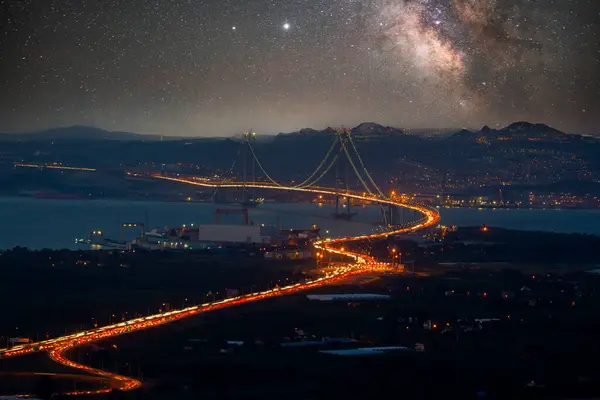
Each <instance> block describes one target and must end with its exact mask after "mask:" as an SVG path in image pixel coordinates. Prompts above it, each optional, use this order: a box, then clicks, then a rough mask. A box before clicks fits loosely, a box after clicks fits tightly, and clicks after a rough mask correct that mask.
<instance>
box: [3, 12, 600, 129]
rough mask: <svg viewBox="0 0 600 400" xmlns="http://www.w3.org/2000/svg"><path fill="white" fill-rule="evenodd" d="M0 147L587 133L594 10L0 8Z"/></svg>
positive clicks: (598, 41)
mask: <svg viewBox="0 0 600 400" xmlns="http://www.w3.org/2000/svg"><path fill="white" fill-rule="evenodd" d="M0 12H1V14H0V94H1V95H0V132H19V131H32V130H40V129H45V128H49V127H57V126H69V125H92V126H97V127H101V128H105V129H110V130H127V131H135V132H143V133H159V134H164V135H188V136H229V135H232V134H236V133H239V132H241V131H244V130H247V129H249V128H254V130H256V131H258V132H259V133H268V134H273V133H278V132H288V131H293V130H297V129H300V128H303V127H313V128H323V127H325V126H340V125H346V126H351V125H353V124H358V123H360V122H363V121H373V122H378V123H381V124H385V125H392V126H396V127H404V128H454V127H470V128H476V127H481V126H483V125H485V124H487V125H489V126H492V127H494V126H497V125H505V124H508V123H510V122H513V121H520V120H526V121H530V122H544V123H547V124H549V125H553V126H555V127H557V128H560V129H563V130H566V131H570V132H583V133H586V132H598V133H600V112H598V111H599V110H600V74H599V73H598V71H600V27H599V20H600V1H598V0H570V1H566V0H363V1H359V0H119V1H116V0H102V1H99V0H44V1H41V0H19V1H16V0H13V1H9V0H0Z"/></svg>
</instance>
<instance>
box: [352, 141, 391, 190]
mask: <svg viewBox="0 0 600 400" xmlns="http://www.w3.org/2000/svg"><path fill="white" fill-rule="evenodd" d="M348 139H349V141H350V144H351V145H352V148H353V149H354V153H356V157H357V158H358V161H359V162H360V165H361V166H362V168H363V170H364V171H365V175H366V176H367V178H368V179H369V181H371V184H372V185H373V187H374V188H375V189H376V190H377V192H378V193H379V195H380V196H382V197H385V195H384V194H383V192H382V191H381V189H380V188H379V186H377V184H376V183H375V180H374V179H373V178H372V177H371V174H369V171H367V167H365V163H364V162H363V160H362V157H361V156H360V153H359V152H358V150H357V149H356V146H355V145H354V141H353V140H352V136H348Z"/></svg>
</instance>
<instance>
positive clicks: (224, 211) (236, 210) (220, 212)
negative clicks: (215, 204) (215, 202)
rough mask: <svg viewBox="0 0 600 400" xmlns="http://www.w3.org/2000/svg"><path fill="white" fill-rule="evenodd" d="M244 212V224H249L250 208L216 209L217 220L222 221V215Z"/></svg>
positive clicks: (217, 222) (218, 222)
mask: <svg viewBox="0 0 600 400" xmlns="http://www.w3.org/2000/svg"><path fill="white" fill-rule="evenodd" d="M232 214H242V215H243V216H244V225H248V209H247V208H217V209H216V210H215V222H216V224H217V225H218V224H220V223H221V215H232Z"/></svg>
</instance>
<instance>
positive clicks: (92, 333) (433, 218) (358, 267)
mask: <svg viewBox="0 0 600 400" xmlns="http://www.w3.org/2000/svg"><path fill="white" fill-rule="evenodd" d="M254 143H255V141H254V134H253V133H252V132H249V133H247V134H246V135H245V136H244V144H245V149H246V150H245V151H248V152H249V153H250V154H251V156H252V158H253V163H256V164H255V165H257V166H258V167H259V169H260V170H261V171H262V172H263V174H264V175H265V177H266V178H267V182H257V181H256V179H255V176H253V179H252V180H247V179H246V178H247V174H246V165H247V163H246V157H244V159H245V160H244V180H243V181H242V182H235V181H226V180H223V181H213V180H211V179H206V178H200V177H194V176H189V177H183V176H179V175H175V176H167V175H163V174H156V175H153V176H154V177H155V178H156V179H163V180H168V181H174V182H179V183H182V184H190V185H197V186H203V187H211V188H215V189H217V190H218V189H220V188H222V189H226V188H241V189H242V190H243V193H247V190H248V189H252V190H255V189H269V190H284V191H297V192H307V193H315V194H322V195H331V196H336V198H339V197H345V198H347V199H350V198H352V199H357V200H363V201H370V202H373V203H376V204H379V205H380V206H381V207H382V211H383V213H382V215H383V218H384V220H385V222H386V223H385V228H386V229H384V230H383V231H381V232H376V233H372V234H365V235H361V236H349V237H339V238H335V239H328V240H321V241H318V242H316V243H315V244H314V245H315V247H316V248H317V249H319V251H322V252H327V253H330V254H337V255H339V256H342V257H345V258H347V259H348V262H347V263H345V264H341V265H340V264H336V266H335V267H334V268H333V270H332V271H331V272H329V273H328V274H327V275H325V276H323V277H320V278H318V279H314V280H309V281H305V282H302V283H295V284H293V285H289V286H285V287H275V288H273V289H270V290H267V291H263V292H256V293H250V294H246V295H242V296H238V297H233V298H229V299H225V300H219V301H213V302H210V303H205V304H201V305H197V306H193V307H187V308H184V309H181V310H173V311H169V312H165V313H160V314H155V315H150V316H147V317H140V318H135V319H132V320H128V321H124V322H120V323H117V324H112V325H108V326H103V327H99V328H94V329H90V330H86V331H82V332H79V333H75V334H71V335H65V336H61V337H57V338H53V339H49V340H44V341H41V342H35V343H30V344H25V345H19V346H16V347H13V348H11V349H0V358H9V357H16V356H20V355H24V354H31V353H34V352H38V351H46V352H48V353H49V355H50V357H51V358H52V359H53V360H54V361H56V362H58V363H60V364H62V365H65V366H68V367H72V368H76V369H78V370H80V371H82V372H85V373H88V374H92V375H97V376H100V377H103V378H104V379H105V380H106V381H107V382H108V383H109V387H106V388H101V389H98V390H93V391H75V392H71V393H69V394H73V395H75V394H96V393H106V392H109V391H111V390H112V389H119V390H132V389H136V388H138V387H140V386H141V384H142V383H141V382H140V381H138V380H137V379H133V378H130V377H126V376H122V375H118V374H115V373H112V372H108V371H103V370H99V369H95V368H91V367H88V366H86V365H82V364H77V363H75V362H73V361H71V360H69V359H68V358H67V357H66V356H65V352H66V351H67V350H70V349H72V348H74V347H77V346H80V345H83V344H87V343H92V342H96V341H99V340H103V339H106V338H110V337H114V336H118V335H124V334H127V333H131V332H135V331H139V330H142V329H149V328H153V327H156V326H160V325H163V324H166V323H169V322H172V321H176V320H180V319H183V318H187V317H190V316H194V315H198V314H200V313H204V312H209V311H213V310H218V309H222V308H225V307H230V306H234V305H239V304H243V303H248V302H253V301H258V300H262V299H265V298H270V297H275V296H281V295H285V294H291V293H296V292H299V291H303V290H307V289H312V288H316V287H320V286H324V285H329V284H333V283H336V282H339V281H341V280H344V279H346V278H348V277H350V276H352V275H357V274H363V273H367V272H373V271H381V272H385V271H389V270H390V269H391V265H390V264H388V263H383V262H378V261H377V260H375V259H374V258H373V257H371V256H368V255H365V254H360V253H355V252H352V251H350V250H348V249H347V248H345V247H344V244H345V243H347V242H351V241H360V240H370V239H379V238H385V237H388V236H391V235H396V234H400V233H406V232H412V231H416V230H419V229H423V228H426V227H429V226H432V225H434V224H436V223H437V222H438V221H439V212H438V211H437V210H436V209H435V208H433V207H429V206H427V205H425V204H420V203H417V202H412V201H407V200H406V199H404V198H396V197H395V196H394V197H388V196H385V195H384V194H383V191H381V190H380V188H379V187H378V186H377V184H376V183H375V180H374V179H373V178H372V177H371V175H370V174H369V172H368V171H367V169H366V168H365V166H364V164H363V162H362V159H361V157H360V155H359V154H358V151H357V150H356V147H355V145H354V142H353V141H352V137H351V135H350V131H348V130H345V129H342V130H339V131H338V134H337V135H336V138H335V140H334V143H333V144H332V146H331V147H330V149H329V151H328V152H327V154H326V155H325V158H324V159H323V161H322V162H321V163H320V165H319V166H318V167H317V169H316V170H315V171H314V172H313V173H312V174H311V175H310V176H309V177H308V178H307V179H306V180H304V181H303V182H301V183H300V184H295V185H294V184H286V183H281V182H277V181H275V180H274V179H272V178H271V176H270V175H269V174H268V173H267V171H265V169H264V168H263V166H262V164H261V163H260V161H259V160H258V158H257V157H256V152H255V150H254ZM340 155H342V156H345V157H346V160H347V162H348V165H349V166H350V167H351V168H352V170H353V171H354V173H355V175H356V177H357V178H358V180H359V182H360V183H361V184H362V186H363V188H364V189H365V191H363V192H358V191H352V190H350V189H349V188H348V186H347V182H346V187H345V188H342V189H341V188H339V187H338V184H337V182H338V180H337V179H336V185H335V186H336V187H334V188H330V187H322V186H318V185H317V183H318V182H319V181H320V180H321V179H322V178H323V177H324V176H325V175H326V174H327V173H328V172H329V171H330V170H331V169H332V167H333V166H334V165H335V163H336V162H337V160H338V158H339V156H340ZM355 160H356V161H355ZM234 164H235V163H234ZM253 165H254V164H253ZM232 169H233V167H232ZM253 170H254V168H253ZM252 175H254V171H253V173H252ZM336 204H339V201H337V202H336ZM348 204H349V203H348ZM384 207H388V208H389V210H391V209H392V207H403V208H407V209H410V210H413V211H415V212H418V213H420V214H421V215H422V216H421V218H419V219H416V220H414V221H410V222H408V223H403V224H394V223H393V222H394V221H392V215H393V213H391V212H386V210H385V209H384ZM336 212H339V209H337V208H336Z"/></svg>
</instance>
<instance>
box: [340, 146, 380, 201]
mask: <svg viewBox="0 0 600 400" xmlns="http://www.w3.org/2000/svg"><path fill="white" fill-rule="evenodd" d="M340 143H341V144H342V148H343V149H344V152H345V153H346V157H348V162H349V163H350V166H352V169H353V170H354V173H355V174H356V177H357V178H358V180H359V181H360V183H362V184H363V186H364V187H365V189H367V192H369V194H371V195H372V194H373V192H372V191H371V189H370V188H369V185H367V183H366V182H365V180H364V179H363V178H362V176H361V175H360V173H359V172H358V169H357V168H356V165H354V161H352V157H350V152H349V151H348V148H347V147H346V144H345V143H344V141H343V140H341V141H340Z"/></svg>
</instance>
